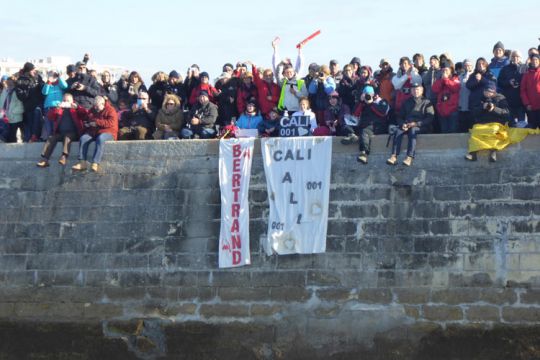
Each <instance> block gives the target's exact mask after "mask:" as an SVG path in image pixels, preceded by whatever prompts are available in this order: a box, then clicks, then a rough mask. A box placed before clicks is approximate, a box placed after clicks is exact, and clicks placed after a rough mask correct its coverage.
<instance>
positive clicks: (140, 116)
mask: <svg viewBox="0 0 540 360" xmlns="http://www.w3.org/2000/svg"><path fill="white" fill-rule="evenodd" d="M150 104H151V101H150V96H149V95H148V93H147V92H146V91H141V92H139V96H138V97H137V103H135V104H133V105H131V111H128V112H126V113H124V114H123V116H122V125H123V126H122V127H121V128H120V130H119V131H118V138H119V140H145V139H151V138H152V134H153V133H154V130H155V119H156V114H155V111H154V110H153V109H152V107H151V106H150Z"/></svg>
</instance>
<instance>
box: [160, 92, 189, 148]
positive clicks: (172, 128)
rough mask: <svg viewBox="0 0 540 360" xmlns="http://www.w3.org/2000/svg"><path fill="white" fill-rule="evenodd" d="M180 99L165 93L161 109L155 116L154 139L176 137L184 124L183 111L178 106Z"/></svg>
mask: <svg viewBox="0 0 540 360" xmlns="http://www.w3.org/2000/svg"><path fill="white" fill-rule="evenodd" d="M181 103H182V101H181V100H180V98H179V97H178V96H176V95H174V94H166V95H165V98H164V99H163V103H162V106H161V109H159V111H158V114H157V116H156V131H155V132H154V139H156V140H169V139H178V136H179V134H180V129H182V127H183V126H184V112H183V111H182V107H181V106H180V105H181Z"/></svg>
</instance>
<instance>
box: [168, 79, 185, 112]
mask: <svg viewBox="0 0 540 360" xmlns="http://www.w3.org/2000/svg"><path fill="white" fill-rule="evenodd" d="M165 92H166V93H167V94H172V95H176V96H178V97H179V98H180V101H181V103H182V106H184V108H185V107H186V104H187V100H188V97H187V93H186V87H185V86H184V83H183V82H182V78H181V76H180V74H179V73H178V72H177V71H176V70H173V71H171V72H170V73H169V80H168V81H167V85H166V86H165Z"/></svg>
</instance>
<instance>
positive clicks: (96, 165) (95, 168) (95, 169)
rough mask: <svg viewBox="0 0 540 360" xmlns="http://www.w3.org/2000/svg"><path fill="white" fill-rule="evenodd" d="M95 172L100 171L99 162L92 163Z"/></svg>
mask: <svg viewBox="0 0 540 360" xmlns="http://www.w3.org/2000/svg"><path fill="white" fill-rule="evenodd" d="M90 168H91V169H92V171H93V172H98V171H99V164H98V163H92V166H90Z"/></svg>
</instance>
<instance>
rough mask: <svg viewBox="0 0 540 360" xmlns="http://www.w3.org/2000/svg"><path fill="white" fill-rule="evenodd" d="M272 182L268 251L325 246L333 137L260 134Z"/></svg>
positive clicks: (315, 250) (300, 251)
mask: <svg viewBox="0 0 540 360" xmlns="http://www.w3.org/2000/svg"><path fill="white" fill-rule="evenodd" d="M261 148H262V153H263V160H264V173H265V175H266V182H267V186H268V197H269V202H270V215H269V217H268V239H267V243H266V244H265V249H266V252H267V254H271V253H272V251H274V252H276V253H278V254H296V253H298V254H311V253H321V252H325V251H326V230H327V227H328V203H329V197H330V168H331V166H332V138H331V137H305V138H299V137H296V138H286V139H284V138H264V139H261Z"/></svg>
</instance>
